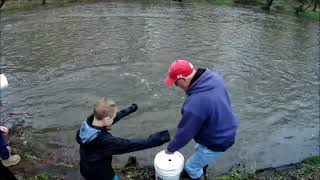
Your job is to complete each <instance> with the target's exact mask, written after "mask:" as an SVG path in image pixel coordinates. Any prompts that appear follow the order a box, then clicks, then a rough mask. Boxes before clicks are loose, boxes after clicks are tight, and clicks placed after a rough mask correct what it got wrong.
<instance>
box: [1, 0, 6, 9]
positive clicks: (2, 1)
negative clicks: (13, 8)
mask: <svg viewBox="0 0 320 180" xmlns="http://www.w3.org/2000/svg"><path fill="white" fill-rule="evenodd" d="M5 1H6V0H1V4H0V8H1V7H2V6H3V5H4V2H5Z"/></svg>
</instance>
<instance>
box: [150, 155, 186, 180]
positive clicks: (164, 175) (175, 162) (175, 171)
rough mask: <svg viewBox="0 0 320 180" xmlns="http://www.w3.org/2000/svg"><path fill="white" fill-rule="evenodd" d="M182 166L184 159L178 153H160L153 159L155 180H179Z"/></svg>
mask: <svg viewBox="0 0 320 180" xmlns="http://www.w3.org/2000/svg"><path fill="white" fill-rule="evenodd" d="M183 166H184V157H183V155H182V154H181V153H179V152H178V151H176V152H174V153H173V154H166V153H165V150H163V151H160V152H159V153H158V154H157V155H156V157H155V158H154V168H155V170H156V175H155V176H156V180H179V179H180V174H181V172H182V170H183Z"/></svg>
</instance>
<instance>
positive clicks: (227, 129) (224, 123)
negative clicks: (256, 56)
mask: <svg viewBox="0 0 320 180" xmlns="http://www.w3.org/2000/svg"><path fill="white" fill-rule="evenodd" d="M181 113H182V119H181V120H180V122H179V124H178V128H177V131H176V135H175V137H174V138H173V139H172V141H171V142H170V143H169V145H168V147H167V148H168V150H169V151H170V152H174V151H178V150H179V149H181V148H182V147H184V146H185V145H186V144H187V143H188V142H189V141H190V140H191V139H192V138H193V139H194V140H195V141H196V142H197V143H199V144H201V145H204V146H206V147H207V148H209V149H210V150H212V151H218V152H224V151H226V150H227V149H228V148H230V147H231V146H232V145H233V144H234V141H235V136H236V130H237V127H238V118H237V116H236V115H235V113H234V112H233V111H232V107H231V103H230V99H229V96H228V92H227V89H226V86H225V85H224V81H223V79H222V77H221V76H220V75H219V74H217V73H215V72H212V71H211V70H209V69H206V70H205V72H204V73H203V74H202V75H201V76H200V77H199V78H198V79H197V80H196V81H194V82H193V83H192V84H191V85H190V87H189V89H188V90H187V98H186V100H185V102H184V104H183V107H182V110H181Z"/></svg>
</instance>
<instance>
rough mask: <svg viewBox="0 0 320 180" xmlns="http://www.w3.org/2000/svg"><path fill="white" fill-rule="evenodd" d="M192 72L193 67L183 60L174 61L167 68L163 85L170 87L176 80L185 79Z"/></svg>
mask: <svg viewBox="0 0 320 180" xmlns="http://www.w3.org/2000/svg"><path fill="white" fill-rule="evenodd" d="M193 70H194V67H193V65H192V64H191V63H190V62H189V61H187V60H184V59H179V60H175V61H174V62H173V63H172V64H171V65H170V67H169V73H168V76H167V78H166V79H165V80H164V84H165V85H167V86H172V85H173V84H174V83H175V82H176V80H178V79H181V78H186V77H187V76H189V75H190V74H191V73H192V72H193Z"/></svg>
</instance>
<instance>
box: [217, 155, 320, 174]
mask: <svg viewBox="0 0 320 180" xmlns="http://www.w3.org/2000/svg"><path fill="white" fill-rule="evenodd" d="M268 171H270V172H271V173H270V174H271V175H268V177H265V176H261V175H260V174H259V173H256V172H254V170H251V171H250V170H249V171H248V170H245V169H241V168H237V167H236V168H233V169H232V170H231V171H230V172H229V173H228V174H226V175H224V176H220V177H216V178H214V179H217V180H250V179H277V180H281V179H320V156H314V157H310V158H306V159H304V160H303V161H302V162H301V163H298V164H297V165H296V168H295V169H293V170H292V169H291V170H286V169H283V168H274V169H273V170H268Z"/></svg>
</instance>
